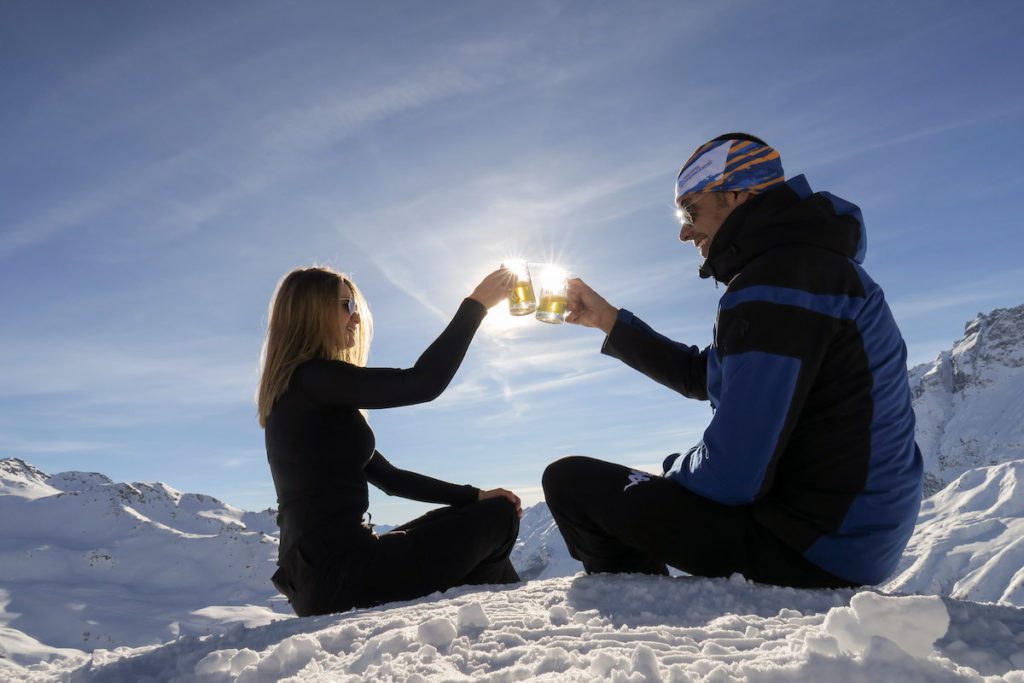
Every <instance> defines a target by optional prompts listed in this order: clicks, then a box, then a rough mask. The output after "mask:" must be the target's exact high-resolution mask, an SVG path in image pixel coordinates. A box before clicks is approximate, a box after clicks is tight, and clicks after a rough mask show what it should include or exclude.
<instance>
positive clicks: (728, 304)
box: [543, 133, 922, 587]
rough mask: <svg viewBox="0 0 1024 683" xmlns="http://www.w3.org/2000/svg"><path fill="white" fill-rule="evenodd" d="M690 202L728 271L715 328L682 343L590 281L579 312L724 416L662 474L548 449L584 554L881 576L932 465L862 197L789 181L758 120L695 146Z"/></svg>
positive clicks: (797, 581)
mask: <svg viewBox="0 0 1024 683" xmlns="http://www.w3.org/2000/svg"><path fill="white" fill-rule="evenodd" d="M676 206H677V207H678V215H679V217H680V221H681V223H682V229H681V231H680V233H679V238H680V240H681V241H683V242H693V243H694V246H695V247H696V248H697V249H699V250H700V253H701V255H702V256H703V257H704V259H705V260H704V263H703V265H702V266H701V267H700V276H701V277H703V278H708V277H712V278H714V279H715V280H717V281H718V282H721V283H723V284H724V285H726V286H727V288H726V290H725V293H724V294H723V296H722V298H721V300H720V302H719V309H718V319H717V321H716V324H715V327H714V331H713V342H712V344H711V345H710V346H708V347H707V348H705V349H703V350H700V349H698V348H697V347H695V346H685V345H682V344H679V343H677V342H674V341H671V340H669V339H667V338H666V337H664V336H662V335H660V334H658V333H657V332H655V331H654V330H652V329H651V328H649V327H648V326H647V325H646V324H644V323H643V322H642V321H641V320H640V319H639V318H637V317H636V316H634V315H633V314H632V313H630V312H629V311H627V310H625V309H622V310H618V309H616V308H615V307H613V306H612V305H611V304H609V303H608V302H607V301H606V300H605V299H603V298H602V297H601V296H599V295H598V294H597V293H596V292H594V290H592V289H591V288H590V287H589V286H587V285H586V283H584V282H583V281H581V280H573V281H572V282H571V283H570V287H569V308H570V310H571V313H570V315H569V317H568V321H569V322H573V323H577V324H580V325H585V326H588V327H596V328H598V329H600V330H602V331H603V332H604V333H605V334H606V335H607V337H606V338H605V341H604V346H603V347H602V353H604V354H606V355H609V356H612V357H614V358H618V359H619V360H621V361H623V362H624V363H626V364H627V365H629V366H630V367H632V368H635V369H636V370H639V371H640V372H642V373H644V374H645V375H647V376H648V377H650V378H651V379H654V380H655V381H657V382H660V383H661V384H663V385H665V386H666V387H668V388H670V389H673V390H675V391H677V392H679V393H681V394H683V395H684V396H688V397H690V398H696V399H700V400H710V401H711V407H712V410H713V411H714V416H713V418H712V420H711V423H710V425H709V426H708V428H707V430H706V431H705V432H704V438H703V440H702V441H701V442H700V443H698V444H697V445H696V446H694V447H693V448H691V449H690V450H689V451H688V452H686V453H685V454H679V453H673V454H672V455H670V456H669V457H668V458H666V459H665V462H664V474H663V476H662V477H655V476H651V475H648V474H646V473H644V472H639V471H636V470H630V469H629V468H626V467H623V466H620V465H616V464H613V463H607V462H602V461H599V460H593V459H591V458H584V457H578V456H574V457H569V458H563V459H562V460H559V461H557V462H554V463H552V464H551V465H549V466H548V468H547V469H546V470H545V472H544V479H543V483H544V492H545V497H546V499H547V503H548V506H549V508H550V509H551V513H552V515H553V516H554V518H555V521H556V522H557V523H558V526H559V529H560V530H561V532H562V535H563V536H564V537H565V540H566V543H567V545H568V547H569V551H570V553H571V554H572V556H573V557H575V558H576V559H578V560H581V561H582V562H583V565H584V567H585V568H586V570H587V571H588V572H646V573H652V574H666V573H667V568H666V564H668V565H671V566H673V567H677V568H679V569H681V570H683V571H686V572H688V573H690V574H694V575H699V576H728V575H730V574H732V573H734V572H739V573H742V574H743V575H744V576H746V577H747V578H748V579H751V580H754V581H760V582H764V583H771V584H776V585H786V586H796V587H840V586H855V585H864V584H873V583H878V582H880V581H882V580H883V579H885V578H886V577H887V576H888V575H889V574H890V573H891V572H892V571H893V570H894V569H895V567H896V563H897V561H898V559H899V557H900V554H901V553H902V552H903V549H904V547H905V546H906V543H907V541H908V540H909V538H910V534H911V532H912V531H913V528H914V522H915V520H916V518H917V512H918V508H919V506H920V501H921V474H922V463H921V454H920V451H919V450H918V449H917V446H916V444H915V443H914V414H913V412H912V410H911V404H910V399H911V397H910V389H909V386H908V382H907V369H906V347H905V345H904V343H903V339H902V337H901V335H900V332H899V329H898V328H897V327H896V323H895V322H894V320H893V318H892V314H891V313H890V311H889V307H888V305H887V304H886V303H885V298H884V295H883V293H882V290H881V289H880V288H879V287H878V285H876V284H875V283H874V282H873V281H872V280H871V278H870V277H868V275H867V273H866V272H865V271H864V269H863V268H861V265H860V264H861V262H862V261H863V259H864V255H865V248H866V243H865V233H864V226H863V222H862V220H861V214H860V210H859V209H858V208H857V207H856V206H854V205H853V204H851V203H849V202H847V201H844V200H842V199H839V198H838V197H835V196H833V195H831V194H829V193H826V192H820V193H812V191H811V189H810V187H809V185H808V183H807V180H806V179H805V178H804V176H802V175H801V176H797V177H795V178H792V179H790V180H788V181H786V179H785V176H784V173H783V170H782V162H781V159H780V157H779V153H778V152H777V151H776V150H774V149H773V148H771V147H769V146H768V145H767V144H766V143H765V142H764V141H762V140H760V139H758V138H756V137H753V136H751V135H746V134H743V133H732V134H727V135H722V136H720V137H717V138H715V139H714V140H712V141H710V142H708V143H706V144H704V145H702V146H700V147H698V148H697V150H696V151H695V152H694V153H693V155H692V156H691V157H690V159H689V160H688V161H687V162H686V164H684V166H683V168H682V170H681V171H680V173H679V176H678V181H677V183H676Z"/></svg>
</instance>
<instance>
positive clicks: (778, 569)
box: [543, 456, 852, 588]
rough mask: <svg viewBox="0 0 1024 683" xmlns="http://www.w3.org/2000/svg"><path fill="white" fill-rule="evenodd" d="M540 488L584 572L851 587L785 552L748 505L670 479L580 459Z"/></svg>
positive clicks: (557, 468) (551, 472) (561, 465)
mask: <svg viewBox="0 0 1024 683" xmlns="http://www.w3.org/2000/svg"><path fill="white" fill-rule="evenodd" d="M543 484H544V497H545V499H546V501H547V504H548V508H549V509H550V510H551V514H552V516H553V517H554V519H555V522H556V523H557V524H558V529H559V531H561V532H562V536H563V537H564V538H565V543H566V545H567V546H568V547H569V554H570V555H572V556H573V557H574V558H576V559H577V560H580V561H581V562H582V563H583V567H584V568H585V569H586V570H587V572H588V573H595V572H642V573H645V574H668V568H667V567H666V565H671V566H673V567H675V568H677V569H681V570H682V571H684V572H687V573H688V574H693V575H695V576H729V575H731V574H733V573H735V572H739V573H741V574H743V576H745V577H746V578H748V579H750V580H753V581H758V582H761V583H770V584H774V585H779V586H793V587H798V588H839V587H847V586H851V585H852V584H850V583H849V582H848V581H845V580H843V579H840V578H838V577H836V576H833V575H832V574H830V573H828V572H826V571H825V570H823V569H821V568H820V567H818V566H817V565H814V564H812V563H811V562H809V561H808V560H806V559H804V558H803V557H802V556H801V555H800V553H798V552H797V551H795V550H793V549H791V548H789V547H788V546H786V545H784V544H783V543H782V542H781V541H779V540H778V539H777V538H776V537H775V536H774V535H773V534H771V533H770V532H769V531H767V530H766V529H765V528H764V527H762V526H761V525H759V524H758V523H757V522H756V521H755V520H754V519H753V514H752V506H750V505H740V506H731V505H722V504H721V503H716V502H714V501H712V500H708V499H707V498H703V497H701V496H698V495H697V494H695V493H692V492H691V491H689V490H687V489H686V488H684V487H682V486H680V485H679V484H677V483H675V482H673V481H671V480H669V479H665V478H662V477H658V476H655V475H652V474H648V473H646V472H639V471H637V470H631V469H630V468H628V467H623V466H622V465H617V464H615V463H610V462H604V461H602V460H595V459H593V458H585V457H582V456H571V457H567V458H562V459H561V460H558V461H556V462H553V463H551V464H550V465H548V467H547V469H546V470H545V471H544V478H543Z"/></svg>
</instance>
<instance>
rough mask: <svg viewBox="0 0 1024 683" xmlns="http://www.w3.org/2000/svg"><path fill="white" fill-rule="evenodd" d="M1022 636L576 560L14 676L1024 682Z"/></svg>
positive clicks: (928, 613)
mask: <svg viewBox="0 0 1024 683" xmlns="http://www.w3.org/2000/svg"><path fill="white" fill-rule="evenodd" d="M556 608H557V609H556ZM460 615H462V616H460ZM469 615H472V616H469ZM481 615H483V616H485V617H486V625H482V626H481V624H482V623H484V621H485V620H483V619H481V618H480V616H481ZM552 616H554V617H555V619H554V620H553V619H552ZM466 627H472V628H468V629H467V628H466ZM1022 651H1024V610H1021V609H1018V608H1008V607H999V606H993V605H979V604H976V603H968V602H961V601H956V600H953V599H950V598H938V597H899V596H886V595H881V594H879V593H877V592H875V591H860V592H854V591H850V590H794V589H789V588H777V587H771V586H762V585H757V584H753V583H750V582H747V581H744V580H742V579H739V578H738V577H733V578H731V579H698V578H692V577H654V576H636V575H595V576H584V575H579V576H575V577H561V578H555V579H546V580H538V581H530V582H526V583H522V584H519V585H517V586H514V587H511V588H509V587H496V586H494V587H463V588H460V589H456V590H453V591H449V592H448V593H446V594H443V595H440V594H435V595H432V596H427V597H426V598H421V599H419V600H415V601H411V602H405V603H394V604H392V605H387V606H382V607H380V608H376V609H369V610H356V611H353V612H348V613H346V614H340V615H331V616H325V617H311V618H304V619H298V618H295V619H287V620H284V621H279V622H276V623H273V624H269V625H266V626H260V627H256V628H251V629H250V628H244V627H241V626H237V627H235V628H232V629H229V630H227V631H224V632H222V633H219V634H216V635H212V636H206V637H194V636H189V637H183V638H179V639H177V640H175V641H172V642H170V643H168V644H166V645H163V646H160V647H148V648H139V649H134V650H133V649H128V648H124V649H119V650H115V651H104V650H99V651H96V652H94V653H93V654H92V655H91V657H85V656H83V657H82V658H81V659H80V660H78V661H74V662H69V661H67V660H58V661H57V662H55V663H40V664H36V665H34V666H33V667H30V668H27V669H21V670H18V671H16V672H15V674H16V675H15V677H14V679H13V680H32V679H33V677H35V678H36V680H57V681H75V682H87V681H147V680H153V681H156V680H159V681H226V680H238V681H270V680H279V679H282V678H287V677H291V676H295V677H297V678H296V680H303V681H339V680H340V681H346V680H352V681H355V680H368V681H391V680H403V681H404V680H422V681H427V680H451V681H460V680H464V681H468V680H474V681H475V680H481V681H514V680H527V679H529V680H552V681H554V680H559V681H562V680H565V681H591V680H597V679H601V680H611V681H714V682H717V681H735V680H753V681H824V680H844V681H846V680H853V681H856V680H862V681H872V682H874V681H879V680H928V681H933V680H934V681H982V680H985V679H984V677H985V676H999V677H1002V679H1001V680H1007V681H1017V682H1018V683H1024V671H1021V664H1022V662H1021V661H1020V659H1021V653H1022ZM989 680H994V679H989Z"/></svg>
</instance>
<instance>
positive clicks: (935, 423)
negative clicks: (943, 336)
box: [910, 305, 1024, 495]
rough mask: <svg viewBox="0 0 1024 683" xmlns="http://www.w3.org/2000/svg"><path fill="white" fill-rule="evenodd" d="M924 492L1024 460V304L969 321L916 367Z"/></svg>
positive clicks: (913, 385) (912, 375)
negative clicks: (953, 339)
mask: <svg viewBox="0 0 1024 683" xmlns="http://www.w3.org/2000/svg"><path fill="white" fill-rule="evenodd" d="M910 384H911V389H912V391H913V392H914V413H915V415H916V416H917V443H918V445H919V446H920V447H921V452H922V454H923V455H924V461H925V472H926V475H925V495H931V494H933V493H935V492H937V491H938V490H939V489H941V488H942V487H944V486H945V485H946V484H948V483H949V482H951V481H952V480H953V479H956V478H957V477H958V476H960V475H961V474H963V473H964V472H966V471H967V470H969V469H971V468H973V467H982V466H986V465H996V464H998V463H1001V462H1007V461H1010V460H1020V459H1024V305H1021V306H1016V307H1014V308H997V309H996V310H994V311H992V312H991V313H989V314H987V315H983V314H980V313H979V314H978V316H977V317H976V318H975V319H974V320H972V321H971V322H969V323H967V325H966V327H965V328H964V336H963V337H962V338H961V339H959V340H957V341H956V342H955V343H954V344H953V348H952V349H951V350H949V351H943V352H942V353H940V354H939V357H938V358H936V359H935V361H933V362H932V363H925V364H923V365H918V366H917V367H915V368H912V369H911V370H910Z"/></svg>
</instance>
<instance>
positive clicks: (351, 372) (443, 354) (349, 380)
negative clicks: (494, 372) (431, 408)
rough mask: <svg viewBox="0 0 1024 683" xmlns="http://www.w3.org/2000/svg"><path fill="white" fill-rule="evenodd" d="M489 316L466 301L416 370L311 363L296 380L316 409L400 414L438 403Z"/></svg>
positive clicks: (296, 372) (294, 380)
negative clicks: (385, 410) (396, 411)
mask: <svg viewBox="0 0 1024 683" xmlns="http://www.w3.org/2000/svg"><path fill="white" fill-rule="evenodd" d="M486 314H487V309H486V308H484V306H483V304H481V303H479V302H477V301H474V300H473V299H466V300H464V301H463V302H462V305H461V306H460V307H459V310H458V312H457V313H456V314H455V317H454V318H452V321H451V322H450V323H449V324H448V327H446V328H445V329H444V331H443V332H442V333H441V335H440V336H439V337H438V338H437V339H436V340H434V342H433V343H432V344H431V345H430V346H429V347H428V348H427V350H426V351H424V352H423V354H422V355H421V356H420V357H419V360H417V361H416V364H415V365H413V366H412V367H411V368H404V369H400V368H361V367H358V366H356V365H352V364H351V363H345V362H342V361H327V360H322V361H309V362H307V363H303V364H302V365H301V366H299V367H298V368H297V369H296V370H295V373H294V375H293V382H295V383H296V384H297V386H298V387H299V388H300V390H301V391H302V392H304V393H305V395H306V396H308V397H309V398H310V399H311V400H312V401H313V402H314V403H316V404H318V405H322V406H325V407H350V408H394V407H396V406H407V405H413V404H416V403H426V402H427V401H432V400H434V399H435V398H437V397H438V396H440V395H441V393H442V392H443V391H444V390H445V388H447V386H448V383H449V382H451V380H452V377H454V376H455V372H456V371H457V370H458V369H459V365H461V364H462V359H463V358H464V357H465V355H466V350H467V349H468V348H469V343H470V342H471V341H472V340H473V335H474V334H476V330H477V328H478V327H479V326H480V322H481V321H482V320H483V318H484V316H485V315H486Z"/></svg>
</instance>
